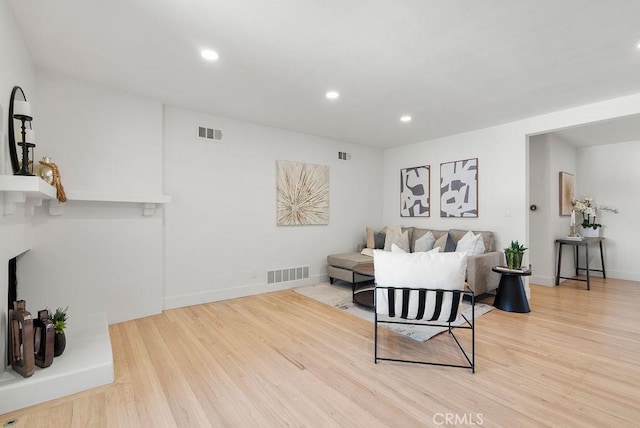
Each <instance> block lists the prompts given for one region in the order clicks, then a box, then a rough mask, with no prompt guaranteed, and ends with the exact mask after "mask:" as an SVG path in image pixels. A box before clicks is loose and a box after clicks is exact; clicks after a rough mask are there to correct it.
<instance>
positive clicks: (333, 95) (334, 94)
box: [326, 91, 340, 100]
mask: <svg viewBox="0 0 640 428" xmlns="http://www.w3.org/2000/svg"><path fill="white" fill-rule="evenodd" d="M339 96H340V94H339V93H337V92H336V91H329V92H327V95H326V97H327V98H329V99H330V100H335V99H336V98H338V97H339Z"/></svg>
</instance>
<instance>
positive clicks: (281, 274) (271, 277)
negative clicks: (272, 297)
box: [267, 266, 309, 284]
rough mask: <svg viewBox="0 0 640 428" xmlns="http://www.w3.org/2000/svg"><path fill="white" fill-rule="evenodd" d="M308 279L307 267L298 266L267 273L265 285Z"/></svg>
mask: <svg viewBox="0 0 640 428" xmlns="http://www.w3.org/2000/svg"><path fill="white" fill-rule="evenodd" d="M307 278H309V266H300V267H293V268H284V269H272V270H268V271H267V284H274V283H276V282H287V281H296V280H298V279H307Z"/></svg>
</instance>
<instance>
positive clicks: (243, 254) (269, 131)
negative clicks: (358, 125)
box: [165, 108, 382, 307]
mask: <svg viewBox="0 0 640 428" xmlns="http://www.w3.org/2000/svg"><path fill="white" fill-rule="evenodd" d="M198 125H201V126H206V127H210V128H216V129H222V130H223V132H224V138H223V140H222V142H203V141H202V140H199V139H197V138H196V135H197V134H196V130H197V126H198ZM165 132H166V142H165V144H166V164H167V166H166V185H167V187H166V188H167V193H168V194H170V195H172V197H173V202H172V203H171V204H170V205H168V206H167V207H166V229H167V241H166V244H167V260H166V272H167V285H166V293H165V307H177V306H184V305H192V304H197V303H201V302H208V301H212V300H220V299H226V298H231V297H237V296H243V295H249V294H255V293H261V292H265V291H270V290H274V289H278V288H287V287H292V286H294V285H297V284H299V283H296V282H289V283H281V284H275V285H267V284H266V282H267V281H266V271H267V270H269V269H279V268H287V267H295V266H302V265H309V266H310V276H311V278H310V279H309V281H308V282H309V283H312V282H317V281H319V280H322V279H326V256H327V255H328V254H331V253H336V252H348V251H353V250H354V249H355V248H356V246H357V244H358V243H360V242H362V241H363V239H364V228H365V225H379V224H380V223H381V221H382V215H381V209H380V207H381V205H380V200H381V197H382V192H381V188H382V176H381V170H382V151H381V150H378V149H372V148H367V147H363V146H358V145H354V144H348V143H344V142H339V141H334V140H329V139H324V138H319V137H313V136H310V135H304V134H298V133H293V132H287V131H283V130H279V129H273V128H267V127H263V126H258V125H251V124H247V123H242V122H237V121H233V120H228V119H223V118H219V117H213V116H209V115H205V114H200V113H196V112H191V111H187V110H182V109H178V108H167V109H166V112H165ZM338 151H346V152H349V153H351V155H352V157H351V160H349V161H341V160H338ZM277 160H290V161H297V162H307V163H314V164H320V165H328V166H329V168H330V220H329V225H317V226H290V227H278V226H276V161H277ZM254 271H255V278H253V277H252V276H253V272H254Z"/></svg>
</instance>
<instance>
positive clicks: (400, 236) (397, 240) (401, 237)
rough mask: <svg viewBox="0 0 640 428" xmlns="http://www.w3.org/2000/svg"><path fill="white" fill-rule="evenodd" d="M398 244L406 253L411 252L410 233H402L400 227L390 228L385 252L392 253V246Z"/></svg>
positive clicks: (385, 242) (385, 241)
mask: <svg viewBox="0 0 640 428" xmlns="http://www.w3.org/2000/svg"><path fill="white" fill-rule="evenodd" d="M393 244H396V245H397V246H398V247H400V248H402V249H403V250H405V251H406V252H409V232H408V231H406V230H405V231H404V232H402V228H401V227H400V226H388V227H387V236H386V238H385V240H384V250H385V251H391V246H392V245H393Z"/></svg>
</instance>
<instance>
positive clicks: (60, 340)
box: [49, 306, 69, 357]
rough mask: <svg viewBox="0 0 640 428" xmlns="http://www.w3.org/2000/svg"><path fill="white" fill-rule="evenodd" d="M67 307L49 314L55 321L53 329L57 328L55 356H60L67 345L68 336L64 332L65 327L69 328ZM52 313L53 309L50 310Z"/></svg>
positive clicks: (54, 343)
mask: <svg viewBox="0 0 640 428" xmlns="http://www.w3.org/2000/svg"><path fill="white" fill-rule="evenodd" d="M68 309H69V307H68V306H67V307H66V308H64V309H62V308H58V309H56V311H55V312H54V313H53V315H49V319H50V320H51V321H52V322H53V329H54V330H55V336H54V342H53V356H54V357H59V356H60V355H62V353H63V352H64V348H66V346H67V337H66V336H65V334H64V329H65V328H67V319H68V316H67V310H68ZM49 313H51V311H49Z"/></svg>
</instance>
